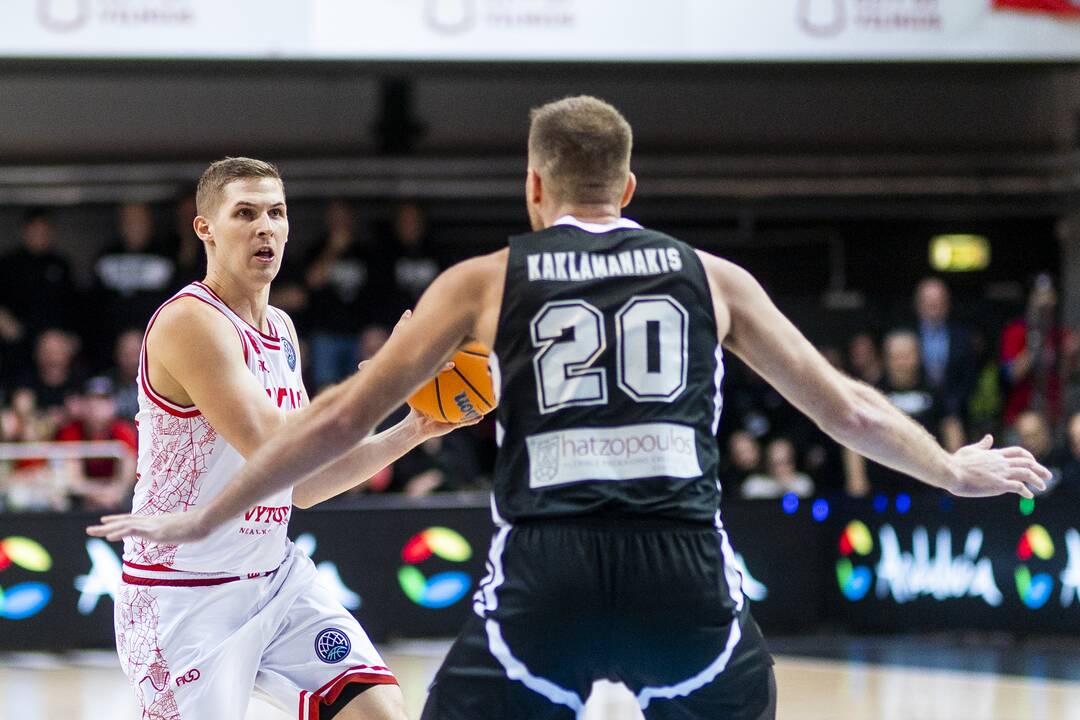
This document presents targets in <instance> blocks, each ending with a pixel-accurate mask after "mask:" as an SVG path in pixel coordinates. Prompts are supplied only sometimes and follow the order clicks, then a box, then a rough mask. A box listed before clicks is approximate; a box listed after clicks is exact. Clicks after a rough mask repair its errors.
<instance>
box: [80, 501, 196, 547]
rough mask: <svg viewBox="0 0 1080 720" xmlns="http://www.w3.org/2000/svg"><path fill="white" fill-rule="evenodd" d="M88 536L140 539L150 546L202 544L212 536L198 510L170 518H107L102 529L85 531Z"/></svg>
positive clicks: (119, 516) (104, 519)
mask: <svg viewBox="0 0 1080 720" xmlns="http://www.w3.org/2000/svg"><path fill="white" fill-rule="evenodd" d="M86 534H87V535H93V536H94V537H103V538H105V539H106V540H110V541H112V540H123V539H124V538H125V537H137V538H142V539H143V540H147V541H149V542H155V543H164V544H168V545H176V544H179V543H184V542H192V541H195V540H202V539H203V538H204V537H206V536H207V535H209V534H210V532H209V529H208V528H206V527H205V523H204V522H203V514H202V512H201V511H199V510H189V511H188V512H183V513H169V514H167V515H155V516H153V517H151V516H148V515H106V516H104V517H103V518H101V524H100V525H91V526H90V527H88V528H86Z"/></svg>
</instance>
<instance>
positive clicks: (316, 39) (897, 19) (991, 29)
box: [0, 0, 1080, 62]
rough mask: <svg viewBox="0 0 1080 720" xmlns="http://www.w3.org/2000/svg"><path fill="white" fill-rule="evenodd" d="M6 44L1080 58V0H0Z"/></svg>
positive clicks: (98, 53) (99, 53) (414, 56)
mask: <svg viewBox="0 0 1080 720" xmlns="http://www.w3.org/2000/svg"><path fill="white" fill-rule="evenodd" d="M0 56H7V57H92V58H98V57H120V58H123V57H144V58H237V57H239V58H252V59H274V58H295V59H350V60H481V61H484V60H554V61H558V60H584V61H588V60H607V61H621V60H626V61H646V62H648V61H727V62H734V61H758V60H762V61H835V60H841V61H846V60H856V61H859V60H864V61H865V60H869V61H875V60H975V61H978V60H1055V59H1072V60H1080V0H741V1H739V0H3V1H0Z"/></svg>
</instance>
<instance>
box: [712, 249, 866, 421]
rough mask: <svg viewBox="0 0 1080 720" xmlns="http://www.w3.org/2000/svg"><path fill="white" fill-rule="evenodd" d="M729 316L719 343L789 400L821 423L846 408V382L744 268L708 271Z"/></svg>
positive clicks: (848, 402)
mask: <svg viewBox="0 0 1080 720" xmlns="http://www.w3.org/2000/svg"><path fill="white" fill-rule="evenodd" d="M713 270H714V272H717V273H718V275H719V277H718V286H719V287H720V288H721V292H722V294H723V299H724V301H725V303H726V305H727V308H728V311H729V313H730V317H731V330H730V333H729V334H728V336H727V338H726V340H725V345H726V346H727V347H728V348H730V349H731V350H732V351H733V352H734V353H735V354H736V355H738V356H739V357H740V358H742V359H743V360H744V361H745V362H746V363H747V364H748V365H749V366H750V367H751V368H753V369H754V371H755V372H757V373H758V374H759V375H761V376H762V377H763V378H764V379H765V380H766V381H767V382H768V383H769V384H770V385H772V386H773V387H775V388H776V389H777V391H779V392H780V394H781V395H783V396H784V397H785V398H786V399H787V400H788V401H789V402H791V403H792V404H793V405H795V406H796V407H797V408H799V409H800V410H802V411H803V412H804V413H806V414H807V415H809V416H810V417H811V418H813V419H814V420H816V421H817V422H819V423H822V424H828V423H830V422H832V421H835V420H840V419H844V418H845V416H846V415H847V414H848V413H849V412H850V410H851V399H852V398H851V393H850V383H849V381H848V380H847V378H845V377H844V376H843V375H842V374H841V373H840V372H838V371H837V370H836V369H835V368H833V367H832V366H831V365H829V363H828V361H826V360H825V358H824V357H823V356H822V355H821V353H819V352H818V351H817V349H816V348H815V347H814V346H813V345H812V344H810V341H808V340H807V339H806V337H805V336H803V334H802V333H801V332H799V330H798V328H796V327H795V325H794V324H792V322H791V321H790V320H788V319H787V318H786V317H785V316H784V315H783V313H781V312H780V310H779V309H777V307H776V306H775V305H774V304H773V302H772V300H770V299H769V296H768V295H767V294H766V293H765V291H764V290H763V289H762V288H761V286H760V285H759V284H758V282H757V281H756V280H754V278H753V277H752V276H751V275H750V274H749V273H747V272H746V271H745V270H742V269H741V268H738V267H736V266H734V265H731V264H730V263H725V266H724V267H716V268H713Z"/></svg>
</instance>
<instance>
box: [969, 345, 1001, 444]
mask: <svg viewBox="0 0 1080 720" xmlns="http://www.w3.org/2000/svg"><path fill="white" fill-rule="evenodd" d="M971 355H972V358H973V362H974V366H975V367H976V368H977V370H976V373H975V384H974V386H973V389H972V392H971V397H970V398H968V407H967V417H968V425H969V428H968V429H969V430H970V434H971V437H982V436H983V435H986V434H987V433H990V434H994V433H995V432H996V431H997V427H998V424H999V421H1000V420H1001V404H1002V396H1001V365H1000V364H999V363H998V360H997V354H996V353H995V352H994V350H993V346H992V345H991V343H990V341H989V340H988V339H987V337H986V333H985V331H983V330H978V329H976V330H974V331H972V333H971Z"/></svg>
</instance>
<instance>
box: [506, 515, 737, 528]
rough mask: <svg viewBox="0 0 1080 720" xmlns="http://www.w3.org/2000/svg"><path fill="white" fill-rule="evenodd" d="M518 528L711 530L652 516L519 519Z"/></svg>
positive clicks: (705, 524) (699, 523)
mask: <svg viewBox="0 0 1080 720" xmlns="http://www.w3.org/2000/svg"><path fill="white" fill-rule="evenodd" d="M511 525H512V526H513V527H522V528H526V527H527V528H545V527H550V528H578V529H587V530H604V531H610V532H636V531H645V532H648V531H656V530H698V531H700V530H715V529H716V526H715V524H714V523H713V522H712V521H706V520H689V519H684V518H669V517H656V516H653V515H567V516H559V517H542V518H540V517H534V518H520V519H518V520H515V521H514V522H512V523H511Z"/></svg>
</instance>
